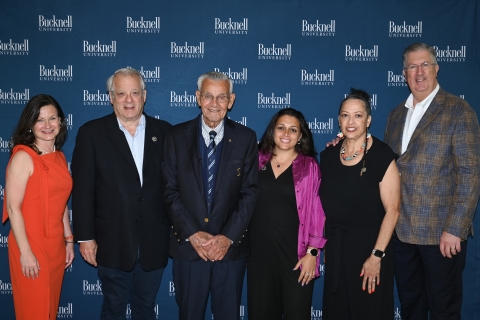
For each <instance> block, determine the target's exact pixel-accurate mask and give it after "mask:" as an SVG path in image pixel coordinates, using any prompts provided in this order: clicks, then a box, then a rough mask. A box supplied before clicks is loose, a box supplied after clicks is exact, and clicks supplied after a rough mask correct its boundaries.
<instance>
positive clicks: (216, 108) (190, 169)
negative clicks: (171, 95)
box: [162, 72, 258, 320]
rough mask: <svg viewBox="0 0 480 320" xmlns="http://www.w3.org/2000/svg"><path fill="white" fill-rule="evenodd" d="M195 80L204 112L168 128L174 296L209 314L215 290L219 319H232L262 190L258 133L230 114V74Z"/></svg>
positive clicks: (185, 315)
mask: <svg viewBox="0 0 480 320" xmlns="http://www.w3.org/2000/svg"><path fill="white" fill-rule="evenodd" d="M197 85H198V90H197V92H196V97H197V103H198V105H199V106H200V108H201V113H200V115H199V116H198V117H196V118H195V119H193V120H191V121H187V122H184V123H181V124H178V125H176V126H174V127H173V128H172V130H170V132H169V133H168V134H167V138H166V141H165V152H164V154H165V160H164V163H163V166H162V168H163V184H164V187H165V190H166V191H165V193H164V202H165V205H166V209H167V214H168V217H169V219H170V222H171V224H172V232H171V239H170V256H171V257H172V258H173V280H174V283H175V299H176V301H177V304H178V306H179V313H180V319H181V320H186V319H188V320H196V319H198V320H200V319H201V320H203V319H204V318H205V309H206V305H207V300H208V297H209V294H211V306H212V312H213V314H214V317H215V320H233V319H239V309H240V301H241V293H242V286H243V278H244V274H245V267H246V258H247V256H248V255H249V253H250V249H249V242H248V238H249V237H248V225H249V223H250V219H251V217H252V214H253V211H254V207H255V203H256V200H257V195H258V186H257V174H258V170H257V168H258V151H257V138H256V135H255V132H254V131H252V130H251V129H249V128H247V127H245V126H243V125H241V124H238V123H236V122H233V121H231V120H229V119H228V118H227V117H226V115H227V112H228V110H230V109H231V108H232V106H233V103H234V101H235V94H234V93H233V83H232V81H231V79H229V78H228V77H227V76H226V75H224V74H222V73H219V72H209V73H205V74H203V75H201V76H200V78H199V79H198V83H197Z"/></svg>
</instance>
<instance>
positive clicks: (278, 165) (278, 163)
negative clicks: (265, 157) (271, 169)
mask: <svg viewBox="0 0 480 320" xmlns="http://www.w3.org/2000/svg"><path fill="white" fill-rule="evenodd" d="M297 154H298V153H296V152H295V153H294V154H293V156H291V157H290V158H287V159H286V160H283V161H282V162H278V161H277V156H275V157H274V159H275V162H276V163H277V168H280V165H281V164H284V163H285V162H287V161H288V160H290V159H291V158H293V157H295V156H296V155H297Z"/></svg>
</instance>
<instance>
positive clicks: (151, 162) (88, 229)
mask: <svg viewBox="0 0 480 320" xmlns="http://www.w3.org/2000/svg"><path fill="white" fill-rule="evenodd" d="M107 90H108V92H109V94H110V102H111V103H112V105H113V113H111V114H109V115H107V116H105V117H102V118H100V119H96V120H92V121H89V122H87V123H86V124H84V125H83V126H82V127H80V129H79V131H78V135H77V141H76V145H75V150H74V151H73V163H72V173H73V180H74V186H73V224H74V229H75V238H76V240H77V241H79V242H80V253H81V254H82V257H83V258H84V259H85V261H87V262H88V263H90V264H92V265H94V266H97V267H98V276H99V278H100V280H101V281H102V292H103V305H102V316H101V319H125V312H126V309H127V303H128V302H129V303H130V308H131V310H132V319H134V320H135V319H142V320H144V319H152V320H153V319H155V317H156V316H155V310H154V308H155V298H156V295H157V291H158V288H159V286H160V280H161V278H162V274H163V269H164V267H165V265H166V264H167V261H168V241H169V232H170V225H169V222H168V218H167V215H166V212H165V208H164V206H163V200H162V191H163V189H162V186H161V184H160V179H161V174H160V171H161V163H162V160H163V143H164V141H165V134H166V131H167V129H168V128H170V127H171V126H170V124H168V123H167V122H165V121H162V120H158V119H155V118H152V117H149V116H147V115H146V114H144V113H143V107H144V103H145V101H146V97H147V96H146V94H147V91H146V90H145V82H144V80H143V77H142V74H141V73H140V72H138V71H137V70H135V69H132V68H122V69H119V70H117V71H116V72H115V73H114V74H113V75H112V76H111V77H110V78H109V79H108V80H107Z"/></svg>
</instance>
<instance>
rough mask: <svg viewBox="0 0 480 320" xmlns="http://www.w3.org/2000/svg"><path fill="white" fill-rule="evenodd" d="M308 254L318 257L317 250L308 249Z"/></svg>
mask: <svg viewBox="0 0 480 320" xmlns="http://www.w3.org/2000/svg"><path fill="white" fill-rule="evenodd" d="M307 253H310V254H311V255H312V256H314V257H316V256H318V250H317V249H315V248H312V249H307Z"/></svg>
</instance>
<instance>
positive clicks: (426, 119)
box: [408, 89, 445, 146]
mask: <svg viewBox="0 0 480 320" xmlns="http://www.w3.org/2000/svg"><path fill="white" fill-rule="evenodd" d="M443 100H445V92H444V91H443V90H442V89H440V90H438V92H437V94H436V95H435V97H434V98H433V100H432V102H431V103H430V106H429V107H428V109H427V111H426V112H425V114H424V115H423V117H422V119H420V122H419V123H418V125H417V128H415V131H413V134H412V137H411V138H410V142H409V143H408V145H409V146H410V144H412V143H413V142H414V141H415V139H417V138H418V137H420V135H421V134H422V132H423V131H424V130H425V129H426V128H427V127H428V125H429V124H430V122H432V121H433V119H435V117H436V116H437V114H438V113H439V112H440V111H441V110H442V105H443Z"/></svg>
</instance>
